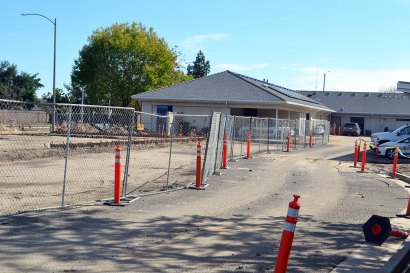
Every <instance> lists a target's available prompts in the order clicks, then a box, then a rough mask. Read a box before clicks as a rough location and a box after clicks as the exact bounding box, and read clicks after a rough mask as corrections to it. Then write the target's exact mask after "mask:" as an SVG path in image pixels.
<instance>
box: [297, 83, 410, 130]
mask: <svg viewBox="0 0 410 273" xmlns="http://www.w3.org/2000/svg"><path fill="white" fill-rule="evenodd" d="M299 92H300V94H302V95H305V96H307V97H308V98H310V99H313V100H315V101H317V102H319V103H321V104H323V105H326V106H327V107H329V108H331V109H333V110H335V112H333V113H331V114H330V117H329V120H330V124H332V125H333V124H336V126H338V127H339V126H342V128H343V125H344V124H345V123H346V122H356V123H358V124H359V126H360V128H361V131H362V134H364V135H370V134H371V133H374V132H380V131H393V130H394V129H396V128H398V127H400V126H402V125H404V124H409V123H410V94H409V93H402V92H396V93H376V92H335V91H333V92H327V91H299Z"/></svg>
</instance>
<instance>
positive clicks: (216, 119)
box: [202, 112, 221, 182]
mask: <svg viewBox="0 0 410 273" xmlns="http://www.w3.org/2000/svg"><path fill="white" fill-rule="evenodd" d="M220 120H221V113H219V112H214V113H212V117H211V121H210V125H209V132H208V141H207V144H206V146H205V147H206V150H205V156H204V162H203V168H202V181H203V182H205V181H206V180H207V179H208V178H209V176H211V175H212V174H213V173H214V172H215V163H216V156H217V155H216V153H217V149H218V147H217V146H218V135H219V126H220Z"/></svg>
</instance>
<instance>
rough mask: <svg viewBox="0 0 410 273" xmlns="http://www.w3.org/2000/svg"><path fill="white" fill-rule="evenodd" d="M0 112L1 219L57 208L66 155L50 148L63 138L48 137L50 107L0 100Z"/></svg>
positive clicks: (49, 135) (59, 201)
mask: <svg viewBox="0 0 410 273" xmlns="http://www.w3.org/2000/svg"><path fill="white" fill-rule="evenodd" d="M0 109H1V110H2V120H1V123H0V215H6V214H12V213H16V212H19V211H25V210H33V209H37V208H39V207H53V206H59V205H60V204H61V193H62V181H63V170H64V155H65V154H64V149H57V148H54V147H53V145H52V144H53V143H58V142H61V143H63V141H64V142H65V141H66V138H65V137H59V136H55V135H51V134H50V126H51V124H50V120H51V115H50V113H52V107H51V106H49V105H41V104H34V103H25V102H19V101H7V100H0ZM39 112H41V113H45V115H46V118H41V119H37V117H38V113H39Z"/></svg>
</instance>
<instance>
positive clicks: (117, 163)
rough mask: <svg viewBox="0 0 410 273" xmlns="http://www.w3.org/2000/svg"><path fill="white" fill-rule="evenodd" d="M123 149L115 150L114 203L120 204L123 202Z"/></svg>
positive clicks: (118, 146) (117, 148)
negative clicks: (121, 181)
mask: <svg viewBox="0 0 410 273" xmlns="http://www.w3.org/2000/svg"><path fill="white" fill-rule="evenodd" d="M120 180H121V148H120V145H117V147H116V148H115V174H114V203H115V204H119V203H120V200H121V183H120Z"/></svg>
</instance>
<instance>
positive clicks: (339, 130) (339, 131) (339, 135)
mask: <svg viewBox="0 0 410 273" xmlns="http://www.w3.org/2000/svg"><path fill="white" fill-rule="evenodd" d="M340 131H341V130H340V125H339V136H340Z"/></svg>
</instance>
